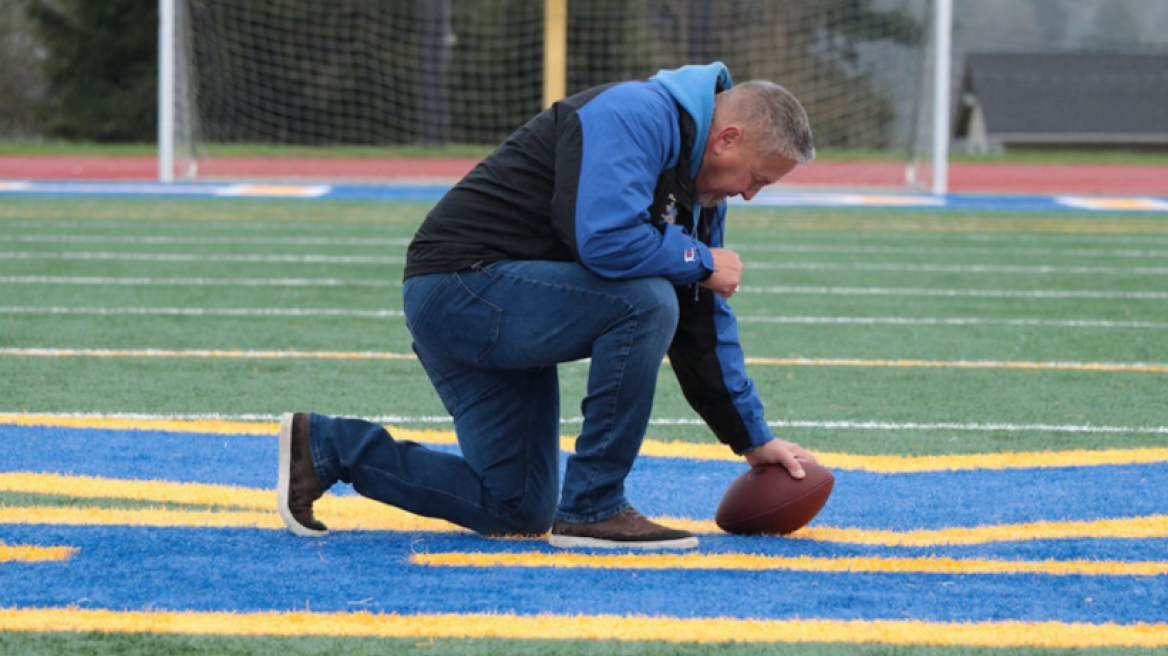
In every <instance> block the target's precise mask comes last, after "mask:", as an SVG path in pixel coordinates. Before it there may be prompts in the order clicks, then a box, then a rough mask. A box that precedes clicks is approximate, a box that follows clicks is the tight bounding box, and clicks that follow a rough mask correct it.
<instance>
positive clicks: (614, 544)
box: [548, 535, 698, 550]
mask: <svg viewBox="0 0 1168 656" xmlns="http://www.w3.org/2000/svg"><path fill="white" fill-rule="evenodd" d="M548 544H550V545H551V546H553V547H560V548H564V549H571V548H582V547H594V548H601V549H645V550H652V549H694V548H696V547H697V546H698V539H697V538H696V537H688V538H681V539H679V540H655V541H645V542H627V541H620V540H601V539H598V538H585V537H575V536H571V535H549V536H548Z"/></svg>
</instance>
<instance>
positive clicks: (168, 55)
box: [158, 0, 178, 182]
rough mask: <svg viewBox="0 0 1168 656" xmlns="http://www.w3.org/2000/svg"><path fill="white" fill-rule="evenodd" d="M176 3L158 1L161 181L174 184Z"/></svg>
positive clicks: (159, 153) (159, 156)
mask: <svg viewBox="0 0 1168 656" xmlns="http://www.w3.org/2000/svg"><path fill="white" fill-rule="evenodd" d="M175 16H176V8H175V0H158V180H159V181H160V182H173V181H174V140H175V129H174V125H175V123H174V109H175V96H174V84H175V51H176V48H175V43H176V41H177V38H176V37H177V36H178V30H177V29H176V27H175V25H176V21H175Z"/></svg>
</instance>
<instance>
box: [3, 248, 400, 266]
mask: <svg viewBox="0 0 1168 656" xmlns="http://www.w3.org/2000/svg"><path fill="white" fill-rule="evenodd" d="M0 260H69V261H76V260H89V261H103V262H236V263H249V264H256V263H263V264H272V263H278V264H328V265H335V264H405V261H406V258H405V257H385V256H372V255H329V254H316V253H311V254H304V255H287V254H285V255H263V254H258V253H235V254H231V253H224V254H203V253H114V252H105V251H77V252H69V253H45V252H29V251H2V252H0Z"/></svg>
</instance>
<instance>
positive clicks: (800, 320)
mask: <svg viewBox="0 0 1168 656" xmlns="http://www.w3.org/2000/svg"><path fill="white" fill-rule="evenodd" d="M2 281H3V279H0V282H2ZM292 282H293V283H294V282H295V281H292ZM202 284H215V283H202ZM342 284H343V283H342V281H337V283H336V284H335V285H329V286H341V285H342ZM289 286H294V285H289ZM4 314H9V315H20V314H31V315H80V316H119V315H139V316H233V317H249V316H255V317H270V316H292V317H311V316H326V317H353V318H378V319H380V318H390V317H402V316H404V313H403V312H402V311H401V310H391V309H382V310H354V309H344V308H297V307H283V308H206V307H72V306H70V307H64V306H0V315H4ZM738 322H739V323H770V324H791V325H820V326H825V325H826V326H831V325H841V326H929V327H939V328H955V327H957V328H959V327H964V326H1000V327H1008V328H1091V329H1097V330H1165V329H1168V323H1166V322H1155V321H1096V320H1091V319H1070V320H1061V321H1060V320H1050V319H1026V318H1020V319H998V318H981V317H805V316H787V317H783V316H739V317H738Z"/></svg>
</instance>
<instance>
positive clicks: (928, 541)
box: [789, 515, 1168, 547]
mask: <svg viewBox="0 0 1168 656" xmlns="http://www.w3.org/2000/svg"><path fill="white" fill-rule="evenodd" d="M789 537H791V538H795V539H804V540H819V541H823V542H845V543H848V544H870V545H882V546H888V547H929V546H938V545H962V544H985V543H989V542H1018V541H1023V540H1066V539H1076V538H1089V539H1147V538H1166V537H1168V515H1150V516H1146V517H1123V518H1114V519H1095V520H1089V521H1066V522H1045V521H1044V522H1027V523H1023V524H1001V525H995V526H974V527H954V528H944V529H931V530H925V529H921V530H913V531H882V530H876V529H857V528H833V527H828V526H808V527H806V528H804V529H801V530H799V531H797V532H795V533H793V534H791V535H790V536H789Z"/></svg>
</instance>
